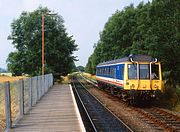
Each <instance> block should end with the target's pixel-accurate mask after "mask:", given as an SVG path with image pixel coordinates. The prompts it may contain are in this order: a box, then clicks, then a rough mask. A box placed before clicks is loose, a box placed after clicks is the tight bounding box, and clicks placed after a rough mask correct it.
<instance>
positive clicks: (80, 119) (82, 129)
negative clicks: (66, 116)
mask: <svg viewBox="0 0 180 132" xmlns="http://www.w3.org/2000/svg"><path fill="white" fill-rule="evenodd" d="M69 87H70V90H71V95H72V99H73V104H74V107H75V111H76V115H77V117H78V121H79V124H80V128H81V131H82V132H86V129H85V127H84V124H83V121H82V118H81V116H80V112H79V109H78V106H77V103H76V100H75V97H74V93H73V91H72V86H71V84H69Z"/></svg>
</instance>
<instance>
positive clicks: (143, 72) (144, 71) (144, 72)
mask: <svg viewBox="0 0 180 132" xmlns="http://www.w3.org/2000/svg"><path fill="white" fill-rule="evenodd" d="M139 78H140V79H149V65H148V64H140V65H139Z"/></svg>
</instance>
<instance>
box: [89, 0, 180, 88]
mask: <svg viewBox="0 0 180 132" xmlns="http://www.w3.org/2000/svg"><path fill="white" fill-rule="evenodd" d="M179 9H180V1H179V0H153V1H152V2H148V3H146V4H144V3H143V2H141V3H140V4H139V5H138V6H137V7H136V8H135V7H133V5H130V6H128V7H125V8H124V9H123V10H122V11H116V12H115V13H114V14H113V15H112V16H111V17H110V18H109V20H108V21H107V22H106V24H105V26H104V29H103V31H102V32H101V33H100V39H99V41H98V42H97V44H96V46H95V49H94V52H93V54H92V55H91V56H90V57H89V59H88V63H87V65H86V69H87V71H88V72H90V73H95V68H96V65H97V64H98V63H100V62H103V61H108V60H112V59H117V58H122V57H124V56H128V55H129V54H131V53H135V54H147V55H151V56H153V57H157V58H159V59H160V61H161V62H162V68H163V71H164V72H168V73H169V76H168V79H169V80H172V81H173V82H172V83H173V84H174V86H175V85H176V84H180V79H177V78H179V77H180V57H179V56H180V52H179V51H180V10H179Z"/></svg>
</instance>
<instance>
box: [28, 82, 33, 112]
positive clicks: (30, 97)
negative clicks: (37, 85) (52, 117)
mask: <svg viewBox="0 0 180 132" xmlns="http://www.w3.org/2000/svg"><path fill="white" fill-rule="evenodd" d="M32 99H33V97H32V78H29V110H31V108H32V103H33V102H32V101H33V100H32Z"/></svg>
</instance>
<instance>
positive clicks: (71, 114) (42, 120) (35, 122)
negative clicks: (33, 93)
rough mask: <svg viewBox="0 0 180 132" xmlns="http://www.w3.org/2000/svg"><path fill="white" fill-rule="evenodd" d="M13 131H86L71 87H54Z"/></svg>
mask: <svg viewBox="0 0 180 132" xmlns="http://www.w3.org/2000/svg"><path fill="white" fill-rule="evenodd" d="M12 131H15V132H81V131H85V129H84V125H83V123H82V119H81V117H80V114H79V113H78V110H77V105H76V103H75V100H74V95H73V92H72V89H71V87H70V86H69V85H55V86H53V88H51V89H50V90H49V91H48V93H47V94H45V96H44V97H42V99H41V100H40V101H39V102H38V103H37V104H36V105H35V106H34V107H33V108H32V110H31V111H30V112H29V113H28V114H27V115H25V116H24V117H23V119H22V120H20V122H19V123H18V124H17V125H16V126H15V128H13V129H12Z"/></svg>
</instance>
